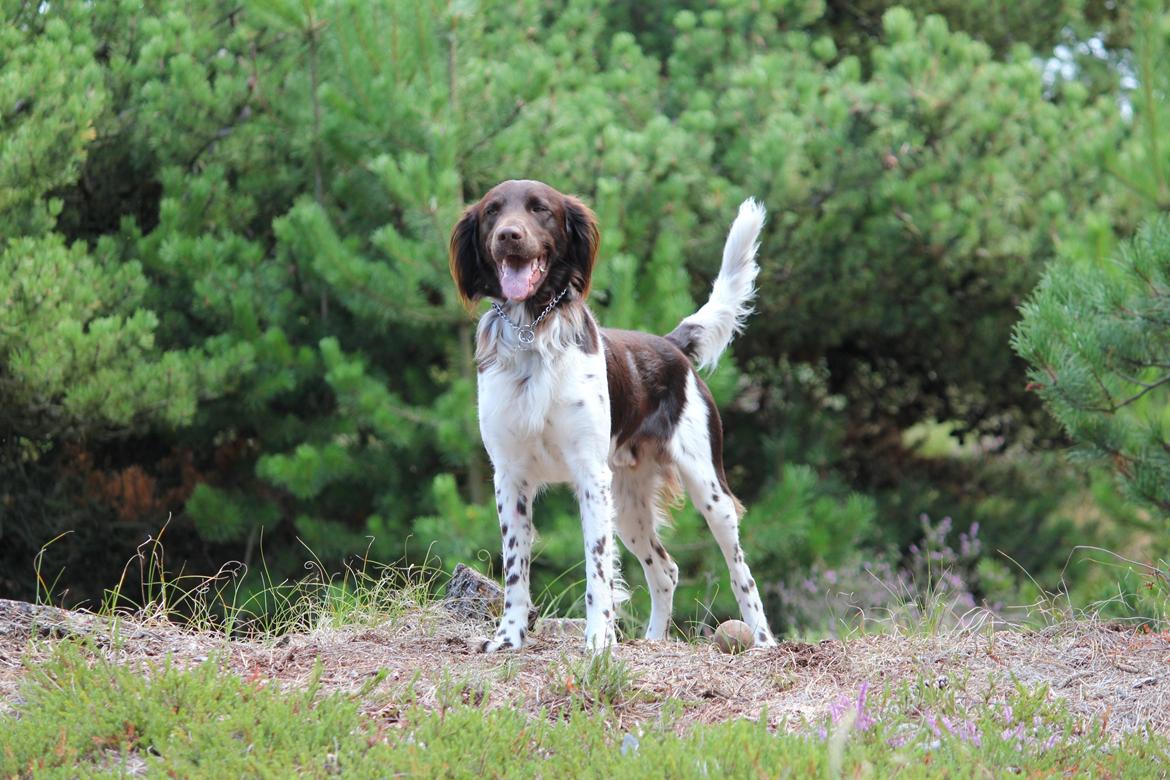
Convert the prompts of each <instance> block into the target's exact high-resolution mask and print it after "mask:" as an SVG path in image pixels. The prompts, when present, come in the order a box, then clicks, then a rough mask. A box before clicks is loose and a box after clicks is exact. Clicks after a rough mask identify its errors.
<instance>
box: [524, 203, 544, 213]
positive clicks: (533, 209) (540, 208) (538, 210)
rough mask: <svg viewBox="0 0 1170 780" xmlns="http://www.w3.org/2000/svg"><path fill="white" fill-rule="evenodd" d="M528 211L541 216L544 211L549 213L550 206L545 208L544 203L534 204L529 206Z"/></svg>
mask: <svg viewBox="0 0 1170 780" xmlns="http://www.w3.org/2000/svg"><path fill="white" fill-rule="evenodd" d="M528 210H529V211H531V212H532V213H533V214H539V213H541V212H542V211H548V206H545V205H544V204H543V203H533V204H531V205H529V206H528Z"/></svg>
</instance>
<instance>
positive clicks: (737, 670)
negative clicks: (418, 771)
mask: <svg viewBox="0 0 1170 780" xmlns="http://www.w3.org/2000/svg"><path fill="white" fill-rule="evenodd" d="M484 630H485V627H484V626H480V625H476V624H472V623H467V622H464V621H461V620H458V619H456V618H453V617H452V616H450V615H449V614H448V613H446V612H445V611H444V610H443V609H442V608H441V607H438V606H433V607H420V608H416V609H413V610H409V611H406V612H404V613H400V614H399V615H397V616H396V617H395V619H394V620H393V621H391V622H387V623H384V624H381V625H373V626H362V627H354V628H340V629H330V628H322V629H318V630H316V631H313V632H309V633H297V634H287V635H284V636H282V637H280V638H278V639H274V640H265V641H236V640H228V639H225V638H224V637H223V636H222V635H217V634H213V633H207V632H192V631H187V630H183V629H181V628H177V627H175V626H173V625H171V624H168V623H165V622H162V621H150V620H145V621H143V620H132V619H128V618H127V619H123V620H120V621H118V622H117V623H116V624H111V623H110V622H109V621H107V620H105V619H102V618H96V617H93V616H87V615H81V614H79V613H70V612H65V611H63V610H53V609H52V608H40V607H38V608H34V609H29V608H28V607H27V605H23V606H21V605H18V604H17V603H16V602H4V601H0V711H2V710H4V709H8V708H9V707H11V706H12V705H13V704H15V703H16V698H15V697H16V696H18V687H19V686H18V683H19V680H20V678H21V677H22V676H23V674H24V673H25V670H26V668H27V667H28V666H29V665H32V664H35V663H36V662H37V661H38V660H39V659H41V658H44V657H47V655H48V654H49V653H50V652H51V650H52V645H53V643H54V641H56V640H55V638H56V637H58V636H62V635H82V636H86V637H88V638H89V639H90V640H91V641H92V643H93V646H94V647H95V652H97V653H100V654H102V655H105V656H107V657H108V658H110V659H111V660H114V661H116V662H118V663H124V664H128V665H132V666H139V667H142V668H143V669H146V668H149V667H150V666H151V665H153V664H157V663H159V662H161V661H162V660H163V659H164V658H170V659H172V660H173V661H174V662H175V663H177V664H180V665H188V664H195V663H200V662H203V661H205V660H207V659H208V658H214V659H217V660H218V662H219V663H221V664H222V665H223V666H224V667H225V668H227V669H229V670H231V671H233V672H235V673H237V674H239V675H241V676H243V677H245V678H247V679H250V680H252V681H258V682H261V683H265V684H278V685H280V686H282V687H287V688H294V689H295V688H302V687H304V686H306V685H308V684H309V681H310V679H311V678H313V677H315V676H316V671H315V670H316V667H317V665H318V664H320V667H321V669H320V678H319V679H320V685H321V690H322V692H331V691H346V692H362V705H363V709H364V710H365V711H366V712H367V714H369V715H371V716H373V717H375V718H378V719H380V720H384V721H386V722H389V723H393V722H394V721H395V720H396V719H397V717H398V707H399V705H400V704H401V703H402V702H404V701H414V702H417V703H418V704H420V705H422V706H424V707H426V708H434V709H441V708H443V707H446V706H450V705H452V704H455V703H458V702H472V703H475V704H479V705H481V706H485V707H499V706H508V707H514V708H520V709H523V710H526V711H529V712H532V713H536V712H538V711H540V710H542V709H543V710H545V711H546V712H547V713H549V715H550V716H552V717H557V716H558V714H562V713H564V712H566V711H567V709H569V708H572V707H575V706H580V704H581V702H582V701H584V702H585V703H586V704H588V701H589V698H590V695H591V692H590V691H589V690H582V689H581V688H582V687H584V686H582V685H580V681H579V677H577V676H575V672H576V671H579V670H580V668H581V667H582V661H581V659H582V657H583V656H582V652H581V650H580V647H579V645H580V640H579V639H577V638H574V637H571V636H564V635H552V633H551V632H546V633H543V634H542V633H541V632H539V631H538V632H537V633H535V634H534V635H533V642H532V644H531V645H530V646H529V647H526V648H524V650H522V651H520V652H515V653H509V654H498V655H490V656H485V655H481V654H479V653H477V652H475V649H474V648H475V647H476V642H475V641H473V640H472V637H474V636H475V635H477V634H482V633H483V632H484ZM615 657H616V658H617V659H619V660H620V662H621V664H622V671H623V672H626V673H628V675H629V678H630V680H629V682H628V684H626V686H625V690H624V693H623V694H622V695H621V696H620V698H619V699H618V700H617V701H614V702H611V704H612V713H613V717H614V718H615V719H616V720H617V721H618V724H617V725H620V726H624V725H627V724H629V725H632V724H635V723H641V722H646V721H651V720H656V719H658V718H659V717H661V716H662V715H663V714H664V712H669V714H670V718H671V722H672V723H674V724H676V725H677V727H679V728H684V727H686V726H687V725H690V724H695V723H712V722H717V721H726V720H731V719H736V718H746V719H751V720H756V719H757V718H759V717H760V714H761V712H766V713H767V716H766V717H767V718H768V720H769V725H771V726H773V727H782V728H788V729H790V730H793V729H799V728H802V724H804V723H809V722H813V721H815V720H817V719H818V718H820V717H822V716H823V715H824V714H825V713H826V712H827V710H828V708H829V706H830V704H831V703H832V702H834V701H837V700H839V699H840V698H841V697H855V696H856V694H857V691H858V689H859V688H860V686H861V685H862V684H863V683H865V684H868V686H869V688H870V690H877V689H879V688H882V687H890V688H891V689H896V688H897V687H898V686H900V685H902V684H906V685H908V686H911V687H912V688H913V687H915V686H929V687H942V688H944V689H947V690H948V692H949V693H950V694H951V695H954V696H955V697H956V699H957V701H958V702H959V703H960V704H962V703H964V702H969V703H970V705H971V706H972V707H974V706H976V705H983V704H985V703H986V701H987V699H988V696H989V695H990V696H991V697H992V700H994V698H995V693H994V692H995V691H1002V690H1004V689H1005V687H1006V688H1010V687H1012V685H1013V682H1014V681H1018V682H1019V683H1020V684H1022V685H1025V686H1027V687H1029V688H1036V687H1039V686H1046V687H1047V688H1048V690H1049V695H1050V696H1053V697H1061V698H1063V699H1065V700H1066V702H1067V706H1068V707H1069V709H1070V710H1071V711H1072V712H1073V713H1074V714H1075V715H1077V716H1078V717H1081V718H1084V719H1085V720H1086V721H1087V722H1093V723H1099V724H1103V725H1104V727H1105V729H1106V730H1107V731H1109V732H1110V733H1113V734H1121V733H1126V732H1131V731H1134V730H1136V729H1138V728H1139V727H1145V726H1147V725H1148V726H1149V727H1150V728H1151V729H1153V730H1154V731H1156V732H1159V733H1162V734H1170V633H1167V632H1163V633H1143V632H1135V631H1134V630H1133V629H1131V628H1127V627H1122V626H1118V625H1116V624H1107V623H1102V622H1096V621H1079V622H1066V623H1062V624H1059V625H1054V626H1052V627H1050V628H1047V629H1043V630H1020V629H1012V628H1004V627H1002V626H996V625H994V624H992V623H990V622H989V623H987V624H985V625H983V626H982V627H979V628H974V629H971V628H969V629H965V630H953V631H947V632H938V633H937V634H936V635H933V636H921V635H919V636H915V635H906V634H904V633H896V634H886V635H874V636H864V637H860V638H857V639H853V640H849V641H846V642H840V641H823V642H819V643H816V644H809V643H801V642H784V643H781V645H780V646H779V647H777V648H774V649H767V650H764V649H758V650H752V651H749V652H748V653H745V654H743V655H739V656H729V655H724V654H722V653H720V652H719V651H718V650H717V649H716V648H714V646H712V645H710V644H707V643H684V642H678V641H669V642H665V643H649V642H644V641H637V640H634V641H625V642H623V643H622V644H621V645H620V647H619V648H618V649H617V651H616V653H615Z"/></svg>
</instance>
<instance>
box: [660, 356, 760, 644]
mask: <svg viewBox="0 0 1170 780" xmlns="http://www.w3.org/2000/svg"><path fill="white" fill-rule="evenodd" d="M669 451H670V454H671V457H673V458H674V461H675V464H676V465H677V466H678V470H679V473H680V474H681V475H682V479H683V484H684V485H686V488H687V493H688V494H690V497H691V500H692V501H693V502H694V503H695V507H696V508H697V509H698V510H699V512H700V513H701V514H702V515H703V518H704V519H705V520H706V521H707V526H708V527H709V528H710V529H711V533H712V535H714V537H715V541H716V542H718V544H719V549H720V550H721V551H722V552H723V559H724V560H725V561H727V568H728V570H729V571H730V572H731V589H732V591H733V592H734V594H735V600H736V602H737V603H738V604H739V611H740V613H741V614H742V615H743V622H745V623H747V624H748V626H750V627H751V630H752V636H754V637H755V642H756V646H757V647H761V646H762V647H772V646H774V645H775V644H776V640H775V639H773V638H772V632H771V631H770V630H769V629H768V620H767V618H766V617H765V616H764V605H763V602H762V601H761V600H760V591H759V589H758V588H757V587H756V581H755V579H754V578H753V577H752V573H751V570H750V569H749V568H748V565H747V561H746V560H745V559H744V554H743V548H742V547H740V544H739V518H740V516H741V515H742V514H743V506H742V505H741V504H740V503H739V500H738V499H737V498H736V497H735V496H734V495H732V493H731V490H729V489H728V487H727V477H726V475H725V474H724V472H723V424H722V422H721V421H720V420H719V413H718V411H717V410H716V409H715V402H714V401H713V400H712V399H711V394H710V391H708V390H707V388H706V386H705V385H702V384H700V381H699V379H698V377H696V376H695V375H694V374H693V373H692V374H690V375H689V376H688V377H687V403H686V407H685V408H684V409H683V414H682V417H681V419H680V420H679V424H678V427H677V428H676V429H675V432H674V435H673V436H672V437H671V439H670V444H669Z"/></svg>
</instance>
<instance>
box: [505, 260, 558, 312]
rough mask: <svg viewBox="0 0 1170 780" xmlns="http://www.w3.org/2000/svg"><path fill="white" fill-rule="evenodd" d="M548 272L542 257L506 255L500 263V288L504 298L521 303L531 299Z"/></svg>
mask: <svg viewBox="0 0 1170 780" xmlns="http://www.w3.org/2000/svg"><path fill="white" fill-rule="evenodd" d="M547 270H548V262H547V260H546V259H545V257H544V255H537V256H536V257H521V256H519V255H508V256H507V257H505V258H504V262H502V263H500V288H501V289H502V290H503V293H504V297H505V298H507V299H508V300H512V301H523V300H526V299H527V298H529V297H531V296H532V294H533V293H534V292H536V288H537V287H539V286H540V282H541V281H542V280H543V279H544V274H545V272H546V271H547Z"/></svg>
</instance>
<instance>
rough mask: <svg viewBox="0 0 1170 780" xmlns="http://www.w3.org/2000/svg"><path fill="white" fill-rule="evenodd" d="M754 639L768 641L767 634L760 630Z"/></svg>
mask: <svg viewBox="0 0 1170 780" xmlns="http://www.w3.org/2000/svg"><path fill="white" fill-rule="evenodd" d="M756 639H758V640H759V641H761V642H767V641H768V635H767V634H765V633H764V632H763V631H761V632H759V633H758V634H756Z"/></svg>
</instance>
